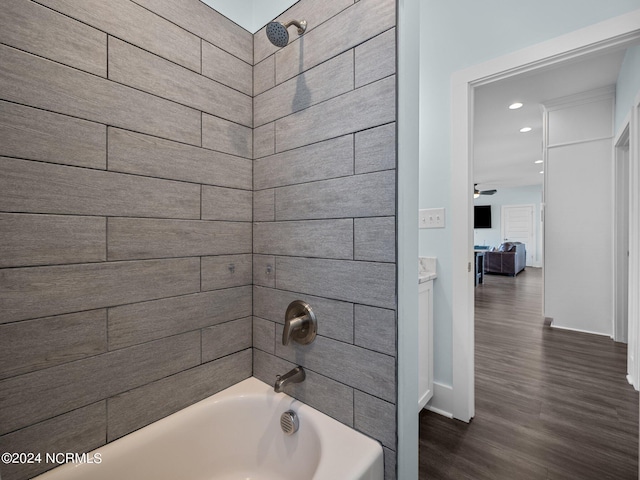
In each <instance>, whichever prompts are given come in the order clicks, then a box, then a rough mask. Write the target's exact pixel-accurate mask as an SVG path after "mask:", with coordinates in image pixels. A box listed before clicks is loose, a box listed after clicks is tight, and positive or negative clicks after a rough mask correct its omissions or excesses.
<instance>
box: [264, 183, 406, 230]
mask: <svg viewBox="0 0 640 480" xmlns="http://www.w3.org/2000/svg"><path fill="white" fill-rule="evenodd" d="M395 177H396V176H395V171H386V172H377V173H367V174H365V175H354V176H351V177H342V178H337V179H334V180H323V181H320V182H313V183H306V184H302V185H292V186H288V187H281V188H278V189H276V220H305V219H321V218H344V217H378V216H387V215H393V214H394V213H395V208H396V205H395V204H396V193H395V192H396V178H395Z"/></svg>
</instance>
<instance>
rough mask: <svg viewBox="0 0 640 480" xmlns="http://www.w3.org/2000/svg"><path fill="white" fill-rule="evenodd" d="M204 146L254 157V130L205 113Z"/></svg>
mask: <svg viewBox="0 0 640 480" xmlns="http://www.w3.org/2000/svg"><path fill="white" fill-rule="evenodd" d="M202 146H203V147H204V148H210V149H211V150H217V151H219V152H224V153H229V154H231V155H237V156H239V157H243V158H253V130H252V129H251V128H249V127H245V126H244V125H238V124H237V123H233V122H230V121H228V120H225V119H223V118H218V117H214V116H211V115H207V114H206V113H203V114H202Z"/></svg>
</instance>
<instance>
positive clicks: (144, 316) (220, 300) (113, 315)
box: [109, 287, 251, 350]
mask: <svg viewBox="0 0 640 480" xmlns="http://www.w3.org/2000/svg"><path fill="white" fill-rule="evenodd" d="M249 315H251V287H240V288H229V289H225V290H218V291H214V292H204V293H196V294H193V295H183V296H179V297H173V298H164V299H161V300H153V301H150V302H142V303H135V304H131V305H122V306H119V307H114V308H110V309H109V349H110V350H115V349H118V348H123V347H128V346H130V345H135V344H138V343H143V342H148V341H150V340H156V339H159V338H163V337H169V336H171V335H177V334H179V333H183V332H188V331H190V330H197V329H200V328H204V327H209V326H211V325H216V324H218V323H223V322H228V321H229V320H235V319H238V318H243V317H247V316H249Z"/></svg>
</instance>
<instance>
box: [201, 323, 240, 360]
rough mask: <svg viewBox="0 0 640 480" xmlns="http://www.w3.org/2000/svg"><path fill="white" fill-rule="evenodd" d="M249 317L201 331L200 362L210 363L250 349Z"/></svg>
mask: <svg viewBox="0 0 640 480" xmlns="http://www.w3.org/2000/svg"><path fill="white" fill-rule="evenodd" d="M251 341H252V322H251V317H247V318H241V319H239V320H234V321H232V322H227V323H221V324H220V325H214V326H213V327H209V328H205V329H204V330H202V361H203V362H211V361H212V360H216V359H218V358H221V357H225V356H227V355H231V354H232V353H236V352H239V351H241V350H246V349H250V348H251Z"/></svg>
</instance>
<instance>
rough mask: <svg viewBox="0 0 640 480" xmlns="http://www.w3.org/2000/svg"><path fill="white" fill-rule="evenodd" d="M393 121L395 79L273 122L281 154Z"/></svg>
mask: <svg viewBox="0 0 640 480" xmlns="http://www.w3.org/2000/svg"><path fill="white" fill-rule="evenodd" d="M395 119H396V82H395V76H392V77H387V78H384V79H382V80H380V81H378V82H374V83H370V84H369V85H365V86H364V87H361V88H357V89H356V90H353V91H351V92H348V93H345V94H343V95H340V96H339V97H334V98H332V99H331V100H327V101H326V102H323V103H320V104H318V105H313V106H311V107H309V108H307V109H305V110H302V111H300V112H297V113H294V114H292V115H289V116H287V117H284V118H281V119H279V120H277V121H276V134H275V135H276V151H277V152H282V151H285V150H290V149H292V148H296V147H301V146H302V145H308V144H310V143H314V142H320V141H322V140H327V139H329V138H333V137H339V136H340V135H345V134H347V133H352V132H357V131H359V130H364V129H367V128H371V127H375V126H377V125H381V124H384V123H388V122H393V121H394V120H395Z"/></svg>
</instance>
